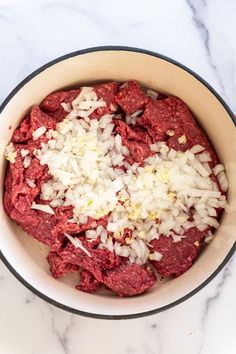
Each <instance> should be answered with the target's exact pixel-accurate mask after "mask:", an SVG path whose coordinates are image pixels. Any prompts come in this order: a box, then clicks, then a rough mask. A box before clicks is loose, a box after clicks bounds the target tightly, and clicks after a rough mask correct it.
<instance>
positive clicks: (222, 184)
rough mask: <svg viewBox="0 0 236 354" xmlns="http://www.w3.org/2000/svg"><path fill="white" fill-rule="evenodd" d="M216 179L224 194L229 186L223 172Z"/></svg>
mask: <svg viewBox="0 0 236 354" xmlns="http://www.w3.org/2000/svg"><path fill="white" fill-rule="evenodd" d="M217 179H218V181H219V184H220V187H221V189H222V191H223V192H226V191H227V190H228V187H229V184H228V180H227V177H226V174H225V172H224V171H221V172H219V173H218V174H217Z"/></svg>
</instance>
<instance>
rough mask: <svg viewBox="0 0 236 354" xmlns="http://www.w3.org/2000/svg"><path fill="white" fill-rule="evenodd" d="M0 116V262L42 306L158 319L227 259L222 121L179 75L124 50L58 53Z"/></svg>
mask: <svg viewBox="0 0 236 354" xmlns="http://www.w3.org/2000/svg"><path fill="white" fill-rule="evenodd" d="M104 58H109V60H110V61H109V62H110V65H108V66H106V65H105V63H104V61H103V59H104ZM125 58H127V61H125V62H124V60H125ZM119 60H121V61H122V63H123V65H122V66H118V61H119ZM85 61H86V64H85ZM68 63H70V65H69V64H68ZM112 63H113V65H112ZM141 65H142V66H143V67H145V70H144V71H139V70H138V67H139V66H141ZM59 70H63V75H62V76H60V75H58V71H59ZM74 72H76V79H75V75H74ZM92 73H93V75H92ZM95 73H96V74H95ZM111 77H112V79H113V80H110V78H111ZM96 81H100V82H99V83H94V82H96ZM101 81H102V82H101ZM80 83H81V84H80ZM85 83H86V84H85ZM181 83H182V84H181ZM183 83H184V85H183ZM38 87H40V88H41V90H40V92H39V90H38ZM191 92H194V93H195V95H192V94H191ZM199 102H201V104H199ZM16 117H17V119H16ZM1 119H2V122H3V123H4V127H5V129H3V130H2V132H1V134H2V141H4V142H8V143H5V146H3V147H4V149H3V154H2V155H3V156H2V161H3V164H4V163H5V162H4V159H5V160H8V164H7V167H6V168H2V181H3V182H4V183H5V187H3V189H2V193H3V206H2V225H3V226H2V227H3V229H4V232H3V234H2V236H1V237H2V245H4V246H3V247H2V258H3V261H5V263H6V264H7V265H8V266H9V268H10V269H11V270H13V272H14V274H16V275H17V277H18V278H19V279H20V280H21V281H23V283H25V284H26V285H27V286H29V287H30V288H31V289H32V290H33V291H35V292H36V293H37V294H39V295H40V296H41V297H43V298H45V299H46V300H47V301H49V302H51V303H53V304H55V305H57V306H59V307H62V308H65V309H67V310H68V311H73V312H76V313H82V314H83V313H84V314H88V315H92V316H98V317H99V316H100V317H108V318H109V317H112V318H115V317H122V318H126V317H132V316H136V315H140V314H142V315H144V314H148V313H152V312H155V311H160V310H162V309H165V308H167V307H169V306H171V305H173V304H175V303H178V302H179V301H181V299H182V300H183V299H185V298H187V297H188V296H190V295H192V294H193V293H194V292H197V291H198V290H199V289H200V288H201V287H202V286H203V285H204V284H206V283H207V282H208V281H209V280H210V279H211V278H212V277H213V275H214V274H216V273H217V272H218V271H219V270H220V269H221V268H222V266H223V265H224V264H225V263H226V262H227V259H228V258H229V257H230V255H231V254H232V252H233V250H234V240H235V238H234V237H235V236H234V233H233V231H234V228H235V226H234V220H235V218H234V213H235V211H234V208H233V204H232V200H233V193H234V190H233V186H232V179H233V171H232V169H233V166H234V164H233V162H234V159H235V156H234V154H233V147H234V146H233V144H234V141H233V136H234V124H233V122H232V120H231V119H230V112H229V111H228V109H227V107H225V104H224V103H223V102H222V101H221V99H220V98H219V97H218V96H216V94H215V92H214V91H212V89H211V88H209V87H207V86H206V84H205V83H204V82H202V81H201V79H200V78H196V77H195V76H194V75H190V74H189V73H188V72H187V71H186V69H185V68H183V67H181V66H177V65H174V64H173V63H172V62H171V61H168V60H164V59H162V58H159V57H158V56H154V55H153V54H151V53H149V54H143V53H138V52H135V51H127V50H116V49H113V50H107V51H106V50H105V51H104V50H100V51H94V52H93V51H92V52H90V53H82V54H78V55H72V56H70V55H68V58H63V59H62V60H59V62H58V63H54V64H49V66H48V68H47V70H41V71H40V72H38V73H37V74H35V75H34V76H33V77H32V78H30V79H29V80H28V81H27V83H26V84H25V85H24V86H22V87H19V88H18V91H17V92H15V95H13V97H11V99H10V100H9V101H8V102H6V104H5V106H4V107H3V110H2V113H1ZM3 119H4V120H3ZM6 122H7V123H6ZM9 125H11V126H12V127H13V128H14V130H9V129H8V127H9ZM231 139H232V140H231ZM231 141H232V142H231ZM230 142H231V143H230ZM5 165H6V163H5ZM6 214H7V215H8V217H7V215H6ZM6 235H7V236H6ZM36 275H37V276H36Z"/></svg>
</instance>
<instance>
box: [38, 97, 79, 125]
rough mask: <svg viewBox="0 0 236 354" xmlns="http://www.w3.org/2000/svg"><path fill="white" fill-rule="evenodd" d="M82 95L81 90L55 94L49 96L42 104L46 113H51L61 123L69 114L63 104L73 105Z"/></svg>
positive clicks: (41, 106)
mask: <svg viewBox="0 0 236 354" xmlns="http://www.w3.org/2000/svg"><path fill="white" fill-rule="evenodd" d="M79 93H80V90H69V91H59V92H53V93H51V94H50V95H48V96H47V97H46V98H45V99H44V100H43V102H42V103H41V104H40V108H41V109H42V110H43V111H44V112H48V113H50V115H51V116H53V117H54V118H55V119H56V120H57V121H61V120H62V119H64V118H65V116H66V115H67V114H68V112H66V111H65V110H64V108H63V107H62V105H61V103H62V102H65V103H71V102H72V101H73V100H74V99H75V98H76V97H77V96H78V95H79Z"/></svg>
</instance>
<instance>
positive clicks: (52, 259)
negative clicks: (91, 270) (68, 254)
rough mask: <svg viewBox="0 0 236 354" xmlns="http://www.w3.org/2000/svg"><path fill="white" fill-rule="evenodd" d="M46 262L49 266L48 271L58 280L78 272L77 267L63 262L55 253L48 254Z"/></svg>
mask: <svg viewBox="0 0 236 354" xmlns="http://www.w3.org/2000/svg"><path fill="white" fill-rule="evenodd" d="M47 260H48V263H49V265H50V271H51V273H52V275H53V277H54V278H60V277H62V276H65V275H66V274H67V273H69V272H78V271H79V267H78V266H76V265H74V264H70V263H66V262H63V261H62V259H61V258H60V256H59V255H58V254H57V253H56V252H50V253H49V254H48V256H47Z"/></svg>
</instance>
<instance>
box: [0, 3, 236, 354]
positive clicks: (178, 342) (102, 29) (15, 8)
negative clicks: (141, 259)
mask: <svg viewBox="0 0 236 354" xmlns="http://www.w3.org/2000/svg"><path fill="white" fill-rule="evenodd" d="M235 16H236V1H234V0H231V1H230V0H227V1H226V0H178V1H177V0H176V1H174V0H166V1H161V0H147V1H145V2H141V1H140V2H139V1H137V0H129V1H124V0H120V1H119V2H118V1H115V0H107V1H106V0H77V1H76V0H74V1H73V0H64V1H63V0H51V1H50V0H36V1H33V0H32V1H26V0H25V1H23V0H0V43H1V54H0V64H1V65H0V82H1V85H0V102H1V101H2V100H3V99H4V97H5V96H6V95H7V94H8V93H9V92H10V91H11V90H12V89H13V88H14V87H15V85H16V84H17V83H18V82H19V81H20V80H22V79H23V78H24V77H25V76H26V75H28V74H29V73H30V72H32V71H33V70H35V69H36V68H37V67H39V66H40V65H42V64H44V63H46V62H47V61H49V60H51V59H53V58H55V57H58V56H60V55H62V54H65V53H67V52H71V51H74V50H77V49H81V48H86V47H91V46H98V45H108V44H110V45H130V46H136V47H142V48H146V49H150V50H154V51H157V52H160V53H162V54H165V55H167V56H170V57H173V58H175V59H176V60H178V61H180V62H182V63H184V64H185V65H187V66H189V67H190V68H191V69H193V70H194V71H196V72H197V73H199V74H200V75H201V76H203V77H204V78H205V79H206V80H207V81H208V82H209V83H211V85H212V86H213V87H214V88H215V89H216V90H217V91H218V92H219V93H220V94H221V95H222V96H223V97H224V98H225V100H226V102H227V103H228V104H229V106H230V107H231V108H232V109H233V110H234V111H236V99H235V97H236V74H235V70H236V67H235V64H236V42H235V31H236V23H235ZM234 276H236V257H234V258H233V259H232V260H231V261H230V262H229V263H228V265H227V266H226V267H225V268H224V270H223V271H222V272H221V273H220V274H219V275H218V276H217V277H216V278H215V279H214V280H213V281H212V282H211V283H210V284H209V285H208V286H207V287H205V288H204V289H203V290H202V291H201V292H200V293H198V294H197V295H195V296H194V297H192V298H191V299H189V300H187V301H186V302H184V303H182V304H181V305H179V306H177V307H175V308H173V309H170V310H169V311H166V312H164V313H161V314H157V315H154V316H151V317H147V318H141V319H135V320H128V321H113V322H110V321H109V322H108V321H105V320H94V319H89V318H83V317H80V316H76V315H71V314H69V313H66V312H64V311H62V310H59V309H57V308H55V307H52V306H50V305H49V304H47V303H45V302H44V301H43V300H41V299H39V298H38V297H36V296H35V295H33V294H32V293H31V292H30V291H28V290H27V289H25V288H24V287H23V286H22V285H21V284H20V283H19V282H18V281H17V280H16V279H15V278H14V277H13V276H12V275H11V274H10V273H9V271H8V270H7V269H6V268H5V266H4V265H3V264H2V263H0V354H41V353H43V354H71V353H81V354H94V353H96V354H100V353H103V354H111V353H112V354H176V353H183V354H213V353H214V354H221V353H225V354H234V353H236V341H235V315H236V305H235V298H236V285H235V284H236V283H235V281H234V279H233V278H234ZM170 338H171V339H170Z"/></svg>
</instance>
